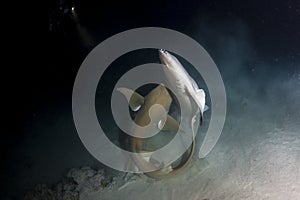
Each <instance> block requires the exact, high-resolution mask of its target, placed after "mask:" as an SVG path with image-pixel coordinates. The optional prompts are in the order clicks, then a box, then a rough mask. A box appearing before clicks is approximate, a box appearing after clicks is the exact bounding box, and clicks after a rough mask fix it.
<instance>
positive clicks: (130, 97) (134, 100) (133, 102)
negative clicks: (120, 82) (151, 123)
mask: <svg viewBox="0 0 300 200" xmlns="http://www.w3.org/2000/svg"><path fill="white" fill-rule="evenodd" d="M117 90H118V91H119V92H121V93H122V94H123V95H124V96H125V97H126V99H127V101H128V104H129V107H130V109H131V110H133V111H138V110H139V109H140V108H141V106H142V105H143V104H144V97H143V96H142V95H140V94H139V93H137V92H135V91H133V90H131V89H128V88H123V87H122V88H117Z"/></svg>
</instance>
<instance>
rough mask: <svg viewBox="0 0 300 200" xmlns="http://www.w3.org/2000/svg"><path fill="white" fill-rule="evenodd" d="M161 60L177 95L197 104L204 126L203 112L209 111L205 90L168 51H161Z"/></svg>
mask: <svg viewBox="0 0 300 200" xmlns="http://www.w3.org/2000/svg"><path fill="white" fill-rule="evenodd" d="M159 58H160V61H161V63H162V64H163V65H164V67H163V70H164V72H165V75H166V77H167V79H168V81H169V83H170V84H171V85H173V86H174V87H173V88H174V89H175V92H176V94H178V95H181V96H182V97H183V98H184V99H185V100H186V101H188V100H189V99H192V100H193V102H195V103H196V105H197V107H198V108H199V111H200V124H202V121H203V112H204V111H206V110H207V109H208V106H206V105H205V92H204V90H203V89H200V88H199V87H198V85H197V83H196V82H195V80H194V79H193V78H192V77H191V76H190V75H189V73H188V72H187V71H186V70H185V68H184V67H183V66H182V64H181V63H180V62H179V60H178V59H177V58H176V57H175V56H173V55H172V54H170V53H169V52H168V51H166V50H164V49H160V50H159ZM187 97H189V99H188V98H187ZM187 104H188V102H187Z"/></svg>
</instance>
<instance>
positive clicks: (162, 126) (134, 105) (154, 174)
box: [117, 84, 195, 179]
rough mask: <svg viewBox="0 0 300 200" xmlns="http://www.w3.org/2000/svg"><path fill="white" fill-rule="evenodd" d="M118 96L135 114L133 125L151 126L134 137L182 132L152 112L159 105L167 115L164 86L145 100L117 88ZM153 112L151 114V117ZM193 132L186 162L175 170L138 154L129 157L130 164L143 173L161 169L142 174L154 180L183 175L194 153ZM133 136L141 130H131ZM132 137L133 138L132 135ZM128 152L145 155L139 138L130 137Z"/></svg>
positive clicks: (167, 96) (167, 98)
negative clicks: (166, 132)
mask: <svg viewBox="0 0 300 200" xmlns="http://www.w3.org/2000/svg"><path fill="white" fill-rule="evenodd" d="M117 90H118V91H119V92H121V93H122V94H123V95H124V96H125V97H126V99H127V101H128V104H129V107H130V109H131V110H132V111H134V112H136V114H135V117H134V122H135V123H136V124H137V125H139V126H148V125H149V124H150V125H152V126H150V127H152V128H150V129H144V131H145V132H142V133H140V132H139V133H136V135H141V134H147V131H157V129H159V130H171V131H178V130H180V129H181V126H180V125H179V123H178V122H177V121H176V120H175V119H174V118H173V117H172V116H170V115H169V114H167V117H166V119H164V117H162V113H161V112H160V111H159V110H154V111H153V110H152V111H151V108H152V107H153V105H156V104H159V105H161V106H162V107H163V108H164V109H165V111H166V113H168V111H169V108H170V105H171V103H172V97H171V95H170V94H169V92H168V90H167V89H166V88H165V86H164V85H163V84H160V85H158V86H157V87H156V88H154V89H153V90H152V91H150V93H148V94H147V95H146V96H145V97H143V96H142V95H140V94H138V93H137V92H135V91H133V90H131V89H128V88H117ZM151 112H152V113H151ZM194 122H195V119H192V121H191V125H192V127H193V124H194ZM192 130H193V140H192V144H191V147H190V151H189V154H188V156H187V159H186V160H185V162H184V163H183V164H181V165H179V166H176V167H175V168H173V167H172V163H168V164H163V166H161V164H162V163H157V161H155V160H154V161H153V160H152V161H151V156H148V157H146V156H143V155H140V154H136V155H135V156H132V161H133V162H134V163H135V166H137V167H138V168H140V169H141V170H142V171H149V169H153V168H154V167H153V166H154V165H156V166H157V164H159V165H160V168H159V169H158V170H155V171H149V172H145V173H144V174H145V175H147V176H149V177H151V178H154V179H162V178H165V177H170V176H173V175H175V174H177V173H179V172H180V171H182V170H183V169H184V168H185V166H187V165H188V163H189V162H190V161H191V158H192V155H193V153H194V147H195V142H194V135H195V134H194V128H192ZM132 131H133V132H136V131H141V129H136V130H135V129H133V130H132ZM134 135H135V134H134ZM129 148H130V150H131V151H132V152H133V153H145V152H146V153H147V151H145V149H144V139H143V138H139V137H131V139H130V142H129Z"/></svg>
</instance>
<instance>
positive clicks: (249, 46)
mask: <svg viewBox="0 0 300 200" xmlns="http://www.w3.org/2000/svg"><path fill="white" fill-rule="evenodd" d="M75 5H76V9H78V11H77V12H78V18H79V20H80V26H79V25H77V26H76V25H72V23H71V24H70V25H68V26H67V28H66V29H65V31H64V33H62V32H61V31H56V32H55V31H54V32H51V31H47V32H46V33H45V35H43V43H44V45H37V46H39V47H40V46H43V47H42V48H41V49H40V48H38V49H37V50H35V53H37V54H36V55H41V56H42V58H43V59H42V61H35V62H34V63H33V65H31V66H30V67H29V68H28V70H21V72H23V71H25V72H24V73H23V75H20V83H19V91H20V93H19V94H18V96H19V97H20V96H21V97H22V99H24V100H22V101H17V104H15V105H16V109H15V110H16V114H15V115H14V119H16V120H14V122H13V125H12V126H11V127H13V129H10V131H7V133H4V136H3V138H4V139H3V141H2V142H1V157H2V158H3V160H4V162H3V164H2V166H1V168H2V169H1V171H2V173H1V176H2V177H3V178H2V181H1V182H2V183H1V184H2V185H1V189H2V191H1V194H2V195H4V196H11V197H15V198H21V196H23V194H24V193H25V192H26V191H27V190H29V189H31V188H33V186H34V185H36V184H38V183H46V184H53V183H56V182H57V181H59V180H60V179H61V177H62V176H63V175H64V174H65V173H66V172H67V171H68V169H70V168H73V167H80V166H83V165H90V166H94V167H98V168H102V167H104V166H103V165H102V164H101V163H99V162H98V161H97V160H96V159H94V158H93V157H92V156H91V155H90V154H89V153H88V151H87V150H86V149H85V147H84V146H83V145H82V143H81V141H80V139H79V137H78V134H77V132H76V129H75V126H74V122H73V118H72V107H71V106H72V104H71V103H72V96H71V95H72V87H73V82H74V80H75V76H76V73H77V70H78V69H79V67H80V64H81V63H82V61H83V60H84V58H85V56H87V54H88V53H89V52H90V51H91V50H92V49H93V47H95V46H96V45H97V44H99V43H100V42H101V41H103V40H104V39H106V38H108V37H110V36H112V35H113V34H116V33H118V32H120V31H124V30H127V29H129V28H135V27H142V26H158V27H166V28H171V29H175V30H178V31H180V32H182V33H184V34H187V35H189V36H190V37H192V38H193V39H195V40H196V41H198V42H199V43H200V44H201V45H203V47H204V48H205V49H206V50H207V51H208V53H209V54H210V55H211V57H212V58H213V59H214V61H215V63H216V64H217V66H218V68H219V71H220V73H221V75H222V78H223V81H224V84H225V88H226V93H227V100H228V108H227V110H228V112H227V118H226V123H225V127H224V130H223V133H222V136H221V138H220V141H219V143H218V145H217V146H216V148H215V150H214V152H213V153H212V155H210V157H209V158H210V159H211V165H215V168H217V173H216V174H219V175H220V174H226V173H227V174H228V176H225V175H224V176H221V175H220V176H219V178H216V181H213V182H209V183H210V184H209V186H207V188H206V189H203V198H204V197H207V198H209V199H210V198H211V199H220V198H222V199H230V195H232V194H237V196H235V197H241V196H242V195H243V194H248V196H250V197H256V198H265V199H271V197H272V195H270V196H269V197H268V196H265V197H262V195H263V193H264V192H265V193H270V194H272V192H273V193H274V192H275V193H276V189H277V190H278V191H281V193H283V194H284V192H290V194H295V195H294V196H291V198H292V197H297V196H296V195H297V194H299V190H300V188H299V187H297V185H296V184H297V181H296V180H297V179H293V178H292V177H295V178H297V177H299V176H300V175H299V171H294V170H295V168H296V167H297V166H298V167H299V165H300V160H299V158H300V154H299V152H300V151H299V146H297V144H298V143H297V141H299V134H300V133H299V127H300V125H299V121H300V104H299V102H300V49H299V48H300V39H299V38H300V29H299V23H300V11H299V10H300V5H299V2H297V1H286V2H282V1H273V2H272V5H269V3H267V1H266V2H264V1H263V2H261V1H253V2H251V3H246V2H243V3H242V2H239V1H191V2H189V3H188V2H181V1H162V2H159V3H158V2H156V3H154V2H153V3H152V2H147V3H145V5H142V3H141V5H140V4H138V5H135V6H139V7H140V9H136V8H135V7H134V6H131V5H130V6H129V5H127V3H122V4H117V6H113V4H111V3H103V4H102V5H96V4H95V3H93V2H88V1H87V2H75ZM53 7H55V6H53V5H52V6H49V9H50V10H51V9H53ZM125 8H126V9H125ZM110 10H112V11H110ZM33 23H34V25H35V24H39V23H42V24H43V23H45V24H46V21H42V22H39V21H33ZM43 25H44V24H43ZM37 27H39V26H38V25H37ZM43 27H44V26H43ZM36 43H39V42H36ZM158 61H159V58H158V54H157V52H156V50H151V49H150V50H149V49H148V50H142V51H136V52H130V53H129V54H127V55H124V56H123V57H121V58H119V59H118V60H116V61H115V62H114V63H113V64H112V65H111V66H110V68H109V69H108V70H107V71H106V74H105V76H104V77H103V78H102V79H101V82H100V84H99V88H98V91H97V96H96V108H97V111H98V113H97V114H98V117H99V118H101V119H103V121H102V123H103V124H104V126H106V128H107V130H109V129H111V128H112V127H113V126H114V124H113V123H111V116H109V115H110V113H109V110H108V109H109V108H110V105H109V98H108V97H109V94H110V91H111V90H112V88H113V84H114V82H115V81H116V80H117V79H118V77H120V76H121V75H122V74H123V73H124V72H125V71H126V70H128V69H130V68H132V67H134V66H136V65H139V64H142V63H148V62H158ZM183 64H184V66H185V67H186V69H187V71H189V73H191V74H193V75H194V74H195V73H194V71H193V68H192V67H191V66H189V65H188V63H187V62H185V61H183ZM200 79H201V77H200V76H199V75H195V80H197V82H198V83H202V82H201V81H202V80H200ZM200 87H202V86H200ZM205 87H206V86H205V85H203V88H204V89H205ZM104 97H105V98H104ZM108 116H109V117H108ZM204 122H205V123H206V126H207V124H208V123H209V119H207V118H206V119H205V121H204ZM263 141H264V142H263ZM262 146H266V147H268V148H267V149H264V148H262ZM287 147H289V148H287ZM272 152H273V153H274V154H272ZM241 154H242V156H241ZM268 156H277V159H274V160H272V159H268V158H267V157H268ZM243 158H244V159H243ZM255 160H258V161H261V160H263V161H264V162H260V164H253V163H255V162H256V161H255ZM282 163H285V165H282ZM222 166H223V167H222ZM264 166H265V168H264ZM242 169H244V170H242ZM280 169H282V174H279V175H278V174H277V175H278V176H276V175H275V174H276V172H273V171H276V170H277V171H278V170H280ZM212 172H213V171H210V173H212ZM250 172H251V173H250ZM265 173H268V174H270V177H271V178H270V181H273V182H274V185H275V186H274V187H273V188H272V187H268V184H267V183H265V182H264V181H263V180H262V179H260V178H259V177H260V176H259V175H262V174H265ZM208 174H209V173H208ZM230 174H232V176H234V177H235V178H232V177H229V175H230ZM237 174H238V175H237ZM207 176H208V175H207ZM211 177H213V176H211ZM205 178H206V179H205ZM205 178H204V180H208V179H209V178H210V177H205ZM255 180H256V181H255ZM298 180H300V177H299V179H298ZM226 181H237V182H239V183H240V184H241V185H243V184H245V185H247V184H246V183H247V181H248V183H253V185H252V186H251V187H252V191H255V192H256V193H255V194H257V196H255V195H252V196H251V195H250V194H253V193H251V192H249V191H248V190H247V191H245V190H242V189H240V190H238V191H231V190H230V189H228V188H226V187H225V186H224V185H222V183H224V182H226ZM282 185H284V186H282ZM295 185H296V186H295ZM214 186H218V187H220V188H222V190H221V189H219V190H217V191H215V193H214V192H212V191H211V190H212V188H213V187H214ZM221 186H222V187H221ZM223 186H224V187H223ZM243 186H244V185H243ZM228 187H229V188H231V187H234V185H230V184H229V186H228ZM249 187H250V186H249ZM291 187H292V188H295V189H294V190H293V192H294V193H293V192H291V191H289V190H288V189H284V188H291ZM245 188H246V186H245ZM259 188H262V189H261V190H260V189H259ZM226 189H227V191H228V190H230V191H231V192H232V193H230V192H228V193H226V192H224V191H226ZM191 191H193V190H191ZM243 191H244V193H243ZM222 195H223V196H222ZM239 195H240V196H239ZM201 197H202V196H201Z"/></svg>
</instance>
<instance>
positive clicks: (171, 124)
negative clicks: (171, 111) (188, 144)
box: [162, 115, 183, 131]
mask: <svg viewBox="0 0 300 200" xmlns="http://www.w3.org/2000/svg"><path fill="white" fill-rule="evenodd" d="M162 130H163V131H177V130H181V131H183V129H182V127H181V126H180V124H179V123H178V122H177V121H176V119H174V118H173V117H172V116H170V115H168V116H167V120H166V123H165V124H164V126H163V128H162Z"/></svg>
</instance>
